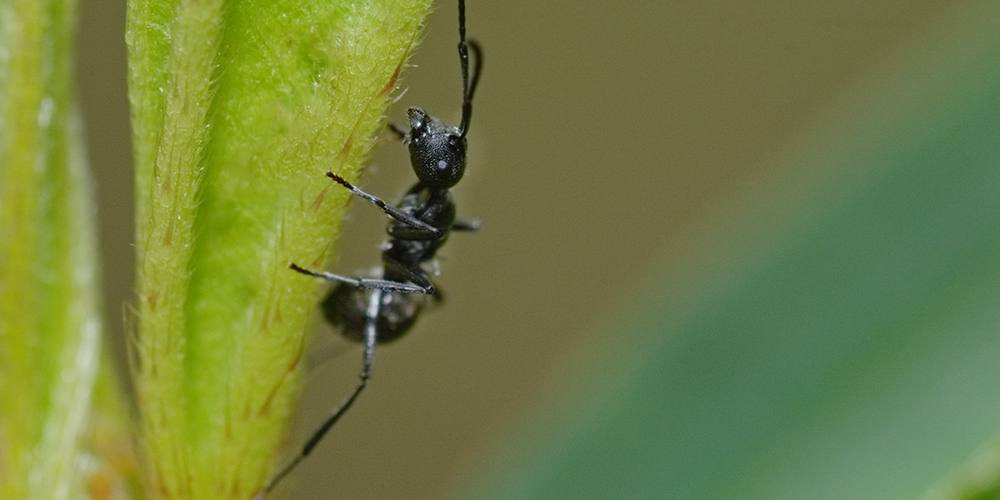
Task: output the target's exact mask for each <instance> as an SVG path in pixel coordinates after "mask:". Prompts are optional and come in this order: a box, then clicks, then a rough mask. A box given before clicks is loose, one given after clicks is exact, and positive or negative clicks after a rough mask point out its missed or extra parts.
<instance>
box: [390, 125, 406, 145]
mask: <svg viewBox="0 0 1000 500" xmlns="http://www.w3.org/2000/svg"><path fill="white" fill-rule="evenodd" d="M385 129H386V130H388V131H389V132H392V135H394V136H395V137H396V140H398V141H405V140H406V131H405V130H403V129H401V128H399V125H396V124H395V123H392V122H389V123H387V124H386V125H385Z"/></svg>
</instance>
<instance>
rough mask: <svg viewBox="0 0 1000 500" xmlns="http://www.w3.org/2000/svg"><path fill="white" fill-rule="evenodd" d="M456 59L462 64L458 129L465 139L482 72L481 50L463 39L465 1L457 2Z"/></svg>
mask: <svg viewBox="0 0 1000 500" xmlns="http://www.w3.org/2000/svg"><path fill="white" fill-rule="evenodd" d="M469 47H471V48H472V52H473V53H474V54H475V56H476V66H475V68H473V71H472V84H471V85H470V84H469ZM458 58H459V60H460V62H461V63H462V125H461V126H460V127H459V128H458V130H459V136H460V137H461V138H462V139H465V134H467V133H468V132H469V121H470V120H472V95H473V94H475V93H476V85H478V84H479V74H480V73H482V70H483V50H482V49H481V48H480V47H479V44H478V43H476V42H475V41H474V40H466V39H465V0H458Z"/></svg>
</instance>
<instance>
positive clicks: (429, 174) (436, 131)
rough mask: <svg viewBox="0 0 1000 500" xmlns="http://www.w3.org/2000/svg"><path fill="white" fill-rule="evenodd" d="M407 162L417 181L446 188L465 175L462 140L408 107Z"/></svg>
mask: <svg viewBox="0 0 1000 500" xmlns="http://www.w3.org/2000/svg"><path fill="white" fill-rule="evenodd" d="M406 114H407V115H408V116H409V117H410V137H409V139H410V144H409V147H410V163H411V164H412V165H413V171H414V173H416V174H417V178H418V179H420V182H421V183H422V184H423V185H425V186H427V187H429V188H436V189H449V188H451V187H453V186H454V185H455V184H458V181H460V180H462V175H463V174H465V137H463V136H462V133H461V131H460V130H459V129H457V128H455V127H449V126H448V125H445V124H444V123H443V122H441V120H438V119H437V118H434V117H433V116H431V115H429V114H427V112H426V111H424V110H422V109H420V108H410V109H409V111H407V113H406Z"/></svg>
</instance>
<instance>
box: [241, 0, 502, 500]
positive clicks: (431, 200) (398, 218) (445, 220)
mask: <svg viewBox="0 0 1000 500" xmlns="http://www.w3.org/2000/svg"><path fill="white" fill-rule="evenodd" d="M458 34H459V42H458V57H459V62H460V63H461V67H462V123H461V125H460V126H458V127H451V126H448V125H446V124H444V122H442V121H441V120H439V119H437V118H435V117H433V116H431V115H429V114H428V113H427V112H426V111H424V110H423V109H421V108H410V109H409V110H408V111H407V116H408V117H409V121H410V130H409V131H408V132H404V131H403V130H401V129H399V128H398V127H396V126H394V125H391V124H390V125H389V130H390V131H391V132H392V133H393V134H395V135H397V136H398V137H399V138H400V139H402V140H403V141H404V142H405V143H406V144H407V145H408V147H409V150H410V163H411V165H412V166H413V172H414V173H415V174H416V175H417V183H416V184H414V185H413V187H411V188H410V189H409V190H408V191H407V192H406V194H405V195H403V199H402V200H400V202H399V204H397V205H389V204H388V203H386V202H385V201H383V200H382V199H380V198H378V197H376V196H373V195H370V194H368V193H366V192H364V191H362V190H360V189H358V188H357V187H355V186H354V185H353V184H351V183H350V182H348V181H347V180H345V179H344V178H342V177H340V176H339V175H337V174H335V173H333V172H327V173H326V176H327V177H329V178H331V179H333V180H334V181H335V182H337V183H338V184H340V185H341V186H344V187H345V188H347V189H348V190H350V192H351V193H352V194H354V195H356V196H359V197H361V198H364V199H366V200H368V201H369V202H371V203H372V204H373V205H375V206H376V207H378V208H379V209H381V210H382V211H383V212H385V214H386V215H388V216H389V217H390V218H391V219H392V220H391V221H390V222H389V225H388V227H387V228H386V230H387V232H388V233H389V240H388V241H387V242H386V244H385V247H384V249H383V251H382V270H381V276H379V277H372V278H368V277H358V278H349V277H346V276H340V275H337V274H333V273H329V272H325V271H310V270H308V269H304V268H302V267H299V266H298V265H296V264H295V263H294V262H293V263H292V264H291V265H290V266H289V267H290V268H291V269H293V270H295V271H297V272H299V273H302V274H306V275H309V276H315V277H317V278H323V279H326V280H330V281H334V282H336V285H335V286H334V288H333V290H331V291H330V294H329V295H328V296H327V297H326V299H325V300H324V301H323V304H322V309H323V315H324V316H325V317H326V319H327V321H329V322H330V323H331V324H333V325H334V326H338V327H340V328H341V333H342V334H343V335H344V336H345V337H347V338H349V339H351V340H355V341H359V342H362V343H363V344H364V350H363V354H362V361H361V372H360V373H359V374H358V377H359V381H358V384H357V385H356V386H355V388H354V390H353V391H351V392H350V393H349V394H348V395H347V397H346V398H344V400H343V401H342V402H341V403H340V405H339V406H337V407H336V408H335V409H334V410H333V412H331V413H330V415H329V416H328V417H327V419H326V420H325V421H323V423H322V424H321V425H320V426H319V427H317V428H316V430H315V431H313V433H312V435H311V436H310V437H309V439H307V440H306V442H305V443H304V444H303V445H302V447H301V448H300V449H299V451H298V453H297V454H296V455H295V456H294V457H292V458H291V459H290V460H289V461H288V462H287V463H286V464H285V466H284V467H282V468H281V470H279V471H278V473H277V474H275V475H274V476H273V477H272V478H271V479H270V480H269V481H268V482H267V484H266V485H265V486H264V488H263V489H261V490H260V492H259V493H257V495H256V496H255V497H254V498H255V500H261V499H263V498H264V496H266V495H267V494H268V493H269V492H270V491H271V490H272V489H274V487H275V486H276V485H277V484H278V482H279V481H281V479H282V478H284V477H285V476H286V475H288V473H289V472H291V471H292V469H294V468H295V466H297V465H298V464H299V463H300V462H301V461H302V460H303V459H304V458H306V456H308V455H309V453H310V452H312V450H313V448H315V447H316V445H317V444H319V442H320V440H322V439H323V436H325V435H326V433H327V431H329V430H330V428H332V427H333V426H334V424H336V423H337V421H338V420H340V417H342V416H343V415H344V413H346V412H347V410H348V409H349V408H350V407H351V405H352V404H354V401H355V400H356V399H357V397H358V395H359V394H361V391H362V390H364V388H365V387H366V386H367V385H368V380H369V379H370V378H371V373H372V364H373V362H374V360H375V344H377V343H385V342H391V341H393V340H396V339H398V338H399V337H401V336H402V335H403V334H405V333H406V332H407V331H408V330H409V329H410V328H411V327H412V326H413V324H414V322H415V321H416V319H417V317H418V316H419V315H420V313H421V311H423V309H424V306H425V305H426V304H427V300H428V298H429V297H430V298H433V299H435V300H440V296H439V294H438V293H436V290H435V288H434V285H433V284H432V283H431V279H430V277H429V273H428V271H427V270H425V269H424V266H425V265H429V264H432V263H433V262H434V256H435V254H436V253H437V251H438V249H439V248H441V245H443V244H444V242H445V241H446V240H447V239H448V234H449V233H450V232H451V231H475V230H477V229H479V221H477V220H466V219H461V218H458V217H457V216H456V211H455V201H454V199H453V198H452V196H451V192H450V191H449V190H450V189H451V188H452V187H454V186H455V185H456V184H458V181H460V180H461V179H462V175H463V174H464V173H465V157H466V155H465V150H466V140H465V136H466V134H467V133H468V132H469V120H470V119H471V117H472V95H473V94H474V93H475V91H476V85H477V84H478V83H479V75H480V73H481V71H482V64H483V58H482V50H481V49H480V47H479V45H478V44H477V43H476V42H474V41H471V40H466V38H465V0H458ZM470 48H471V49H472V52H473V53H474V55H475V58H474V59H475V67H474V69H473V72H472V79H471V80H470V79H469V49H470Z"/></svg>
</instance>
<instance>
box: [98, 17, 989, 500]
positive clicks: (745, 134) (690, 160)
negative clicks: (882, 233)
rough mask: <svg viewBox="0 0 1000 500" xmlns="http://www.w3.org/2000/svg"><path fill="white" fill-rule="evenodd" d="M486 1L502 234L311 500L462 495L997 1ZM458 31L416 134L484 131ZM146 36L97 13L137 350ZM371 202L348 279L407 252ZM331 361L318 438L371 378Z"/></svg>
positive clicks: (451, 25) (457, 285) (486, 171)
mask: <svg viewBox="0 0 1000 500" xmlns="http://www.w3.org/2000/svg"><path fill="white" fill-rule="evenodd" d="M468 1H469V5H468V25H469V26H468V27H469V33H470V35H471V36H472V37H474V38H476V39H478V40H479V41H480V42H481V43H482V44H483V46H484V49H485V51H486V57H485V61H486V66H485V73H484V76H483V79H482V81H481V84H480V88H479V91H478V95H477V96H476V102H475V113H474V116H473V121H472V128H471V132H470V136H469V140H470V150H471V153H470V155H471V156H470V166H469V170H468V173H467V174H466V178H465V180H463V182H462V184H461V185H460V186H459V187H458V188H457V190H456V195H457V197H458V200H459V206H460V210H461V212H462V213H463V214H464V215H466V216H474V217H479V218H481V219H482V220H483V229H482V231H480V232H479V233H478V234H474V235H465V234H458V235H454V236H453V237H452V240H451V242H450V243H449V244H448V246H447V247H445V250H444V251H443V257H442V262H441V267H442V271H443V272H442V276H441V277H440V279H439V281H438V282H439V284H440V285H441V287H442V288H443V289H444V291H445V293H447V303H446V304H445V306H444V307H442V308H440V309H439V310H436V311H433V312H431V313H429V314H427V315H426V317H425V318H424V319H422V320H421V323H420V325H419V326H418V328H417V329H416V330H415V331H414V332H412V333H411V334H410V336H409V337H407V338H405V339H403V340H401V341H400V342H398V343H397V344H394V345H392V346H389V347H387V348H385V349H381V350H380V351H379V352H378V357H377V362H376V368H375V370H376V371H375V378H374V381H373V383H372V385H371V387H370V388H369V390H368V392H366V393H365V395H364V397H363V398H362V400H361V401H360V402H359V403H358V405H357V406H356V408H355V409H353V410H352V411H351V413H350V414H349V415H348V416H347V417H346V419H345V420H344V421H343V422H342V423H341V424H339V425H338V428H337V429H336V430H335V432H333V433H332V434H331V435H330V437H328V438H327V439H326V441H325V442H324V443H323V444H322V445H321V446H320V447H319V448H318V449H317V451H316V452H315V453H314V455H313V457H312V458H311V459H309V460H308V461H307V462H306V463H305V465H303V466H302V467H301V468H300V469H299V470H298V471H297V473H296V474H295V477H294V479H293V481H294V482H295V483H296V486H295V487H296V488H297V489H296V491H298V492H300V494H299V495H296V498H316V499H319V498H349V499H366V498H409V499H420V498H440V497H441V496H443V495H445V494H446V493H447V492H448V491H449V490H450V488H451V487H452V486H451V485H453V484H455V482H456V481H460V477H461V475H462V473H463V471H464V470H467V468H468V467H472V466H474V465H475V464H476V463H477V460H479V458H478V457H481V456H483V455H484V454H488V453H489V452H490V451H489V450H490V447H491V446H493V445H494V444H495V443H496V441H497V440H498V439H500V437H501V435H502V434H501V433H502V431H503V430H504V429H505V428H507V427H506V426H509V425H514V424H511V423H510V422H516V421H517V419H518V418H523V417H524V416H527V415H530V413H531V411H532V409H533V408H535V407H536V406H537V405H538V403H539V402H540V400H541V398H544V394H545V393H544V388H545V386H546V384H547V382H546V381H547V380H552V379H553V378H556V377H558V376H559V375H558V374H559V372H560V368H561V367H562V366H564V365H565V363H567V362H568V360H569V359H571V358H572V355H573V353H574V352H577V351H578V350H579V349H581V347H582V346H584V345H588V344H589V345H594V344H599V343H601V342H608V341H613V339H611V340H609V339H606V338H602V337H601V336H600V335H599V334H600V333H601V331H602V328H603V329H605V331H606V328H607V326H608V324H609V322H610V321H611V320H612V319H613V318H614V312H615V311H618V310H620V309H622V308H623V307H626V306H627V304H629V302H630V301H633V300H635V299H637V298H640V297H641V295H642V293H643V289H644V287H646V286H648V285H649V283H650V281H651V280H650V275H651V274H655V273H656V272H657V271H658V270H659V269H662V268H663V267H664V266H665V265H666V263H668V262H670V259H671V256H672V255H673V254H676V253H678V252H683V248H679V247H678V244H677V243H676V242H677V241H678V240H679V239H680V236H681V235H685V234H690V233H691V232H696V231H697V228H698V227H699V223H700V221H701V220H704V218H705V217H712V216H714V214H719V213H724V212H727V211H738V210H741V207H740V206H739V205H738V204H736V203H734V202H733V200H737V199H741V198H740V195H741V193H745V192H746V191H747V190H752V189H754V187H755V186H756V185H758V184H759V183H761V182H765V181H762V179H763V178H764V177H765V175H767V176H774V175H776V173H775V172H767V169H768V166H769V165H772V164H773V160H774V159H775V158H776V157H777V156H780V155H781V153H782V151H783V150H784V148H786V147H788V145H789V144H791V143H793V142H794V141H795V140H796V139H797V138H799V137H801V135H803V134H806V133H808V130H810V128H811V127H815V126H817V124H818V123H819V122H821V121H822V117H823V116H824V115H825V114H829V113H831V112H832V111H833V108H834V107H835V106H836V103H837V102H838V99H842V98H843V97H844V96H845V95H846V94H849V93H850V92H851V91H852V90H855V89H857V88H860V87H863V86H865V85H868V84H871V83H876V84H877V82H872V79H876V78H877V77H878V76H877V75H879V68H881V67H884V66H886V65H891V64H892V63H893V61H894V60H896V59H897V58H899V57H900V56H901V55H903V54H906V53H907V51H908V50H909V49H911V48H912V47H913V46H915V45H917V44H918V43H920V42H921V41H922V40H924V39H926V37H929V36H930V37H932V36H934V34H935V33H937V32H938V30H940V29H941V26H943V25H944V24H946V23H947V22H948V20H949V19H951V18H953V17H955V16H956V15H958V14H959V13H961V12H962V11H963V10H964V9H966V8H967V7H968V6H970V5H973V4H975V3H976V2H972V1H958V2H948V3H945V2H932V1H926V0H925V1H902V0H881V1H875V2H871V1H861V0H830V1H828V2H799V1H793V0H779V1H770V2H764V1H728V2H727V1H704V0H698V1H693V0H688V1H681V2H651V1H650V2H633V3H631V4H618V3H614V2H606V3H603V2H600V3H599V2H594V3H579V2H529V1H512V2H486V1H477V0H468ZM455 12H456V8H455V5H453V4H452V3H451V2H439V4H438V10H437V11H436V12H435V13H434V14H433V15H432V16H431V18H430V19H429V21H428V30H427V34H426V39H425V42H424V43H423V44H422V45H421V46H420V48H419V50H418V52H417V54H416V55H415V57H414V58H413V59H412V62H413V63H414V65H415V66H416V67H412V68H409V70H408V71H407V72H406V73H405V74H404V79H403V82H402V86H403V87H404V88H408V91H407V92H406V94H405V95H404V96H403V97H402V99H401V100H400V102H399V103H398V104H397V106H396V108H395V109H393V110H392V116H393V117H394V119H395V120H396V121H400V120H401V117H402V116H403V112H404V110H405V108H406V107H407V106H410V105H419V106H422V107H424V108H426V109H428V110H429V111H430V112H431V113H433V114H436V115H437V116H439V117H441V118H444V119H445V120H452V121H453V122H454V120H455V119H456V118H457V117H458V116H459V115H460V101H459V95H460V79H459V73H458V64H457V56H456V52H455V43H456V41H457V34H456V13H455ZM124 22H125V5H124V2H120V1H107V0H83V1H82V2H81V5H80V27H79V40H80V43H79V53H80V60H79V66H78V73H79V82H80V88H81V91H80V92H81V100H82V105H83V110H84V113H85V117H86V122H87V135H88V138H89V144H90V158H91V161H92V166H93V169H94V171H95V175H96V177H97V182H98V192H99V195H100V207H99V211H100V216H101V229H100V231H101V237H102V247H101V251H102V252H103V255H104V261H105V275H106V278H105V287H106V290H107V302H106V304H105V309H106V312H107V318H108V323H109V325H110V327H111V329H112V330H113V332H114V333H115V334H116V335H117V338H118V339H120V338H121V330H122V328H121V320H120V318H121V310H122V304H123V302H125V301H127V300H130V299H131V290H132V288H131V287H132V282H131V277H132V269H133V262H132V247H131V244H130V242H131V236H132V212H131V210H132V197H131V192H132V174H131V158H130V157H131V150H130V144H129V129H128V108H127V100H126V89H125V47H124ZM393 146H394V145H393V144H391V143H390V144H387V145H386V147H385V148H383V151H381V152H380V153H379V155H378V157H377V158H376V160H375V164H374V168H373V169H372V170H370V171H369V174H368V175H367V177H366V178H365V179H364V181H363V184H364V186H365V187H366V188H367V189H368V190H369V191H372V192H374V193H377V194H380V195H383V196H386V197H388V198H393V197H394V196H395V195H396V194H397V193H399V192H400V191H402V190H403V189H404V188H405V187H407V186H408V185H409V184H410V183H411V182H412V174H411V173H410V170H409V167H408V164H407V158H406V155H405V152H404V151H403V148H402V147H395V148H394V147H393ZM777 175H780V173H777ZM356 205H357V206H356V207H355V211H354V212H353V213H354V215H353V216H352V220H351V227H350V230H349V232H348V233H347V235H346V236H345V240H344V242H343V244H344V253H343V256H342V257H341V259H340V262H339V263H338V264H337V269H338V270H340V271H344V272H350V271H351V270H353V269H355V268H359V267H369V266H373V265H376V264H377V262H378V254H377V248H376V247H377V245H378V243H379V242H380V241H381V240H382V239H383V236H384V221H383V220H382V218H381V217H380V215H379V214H378V213H377V212H376V211H375V210H372V209H371V207H369V206H365V205H360V204H356ZM320 342H321V343H323V344H325V347H324V349H325V351H334V352H341V354H339V355H337V356H334V357H333V358H332V359H330V360H328V361H326V362H324V363H322V364H321V365H319V366H318V367H317V368H315V369H314V370H313V373H312V374H311V375H310V380H309V387H308V390H307V393H306V395H305V397H306V400H307V404H306V407H305V408H304V409H303V410H302V412H301V415H300V418H299V422H300V426H303V427H304V429H310V428H312V426H314V425H315V424H316V423H317V422H318V421H319V420H320V419H321V418H322V417H323V415H325V413H326V412H327V411H329V409H330V408H331V407H332V406H333V405H335V404H336V402H338V401H339V400H340V398H341V397H342V396H343V394H344V392H345V391H346V390H347V389H348V388H349V387H350V385H351V384H353V383H354V380H355V376H356V375H355V372H356V370H357V365H358V362H359V354H358V351H357V349H356V348H354V347H351V346H347V345H346V343H344V342H342V341H339V340H336V339H333V338H332V335H326V334H325V335H322V336H321V337H320ZM304 429H299V430H298V431H297V434H296V436H297V437H295V438H293V439H294V440H295V441H296V442H297V441H298V440H299V439H300V437H301V436H302V434H303V433H304Z"/></svg>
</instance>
